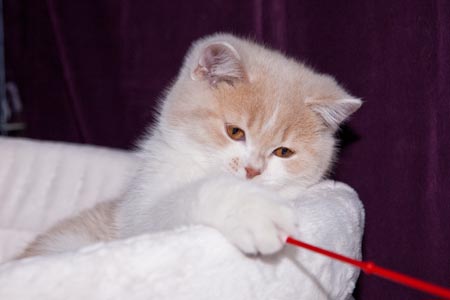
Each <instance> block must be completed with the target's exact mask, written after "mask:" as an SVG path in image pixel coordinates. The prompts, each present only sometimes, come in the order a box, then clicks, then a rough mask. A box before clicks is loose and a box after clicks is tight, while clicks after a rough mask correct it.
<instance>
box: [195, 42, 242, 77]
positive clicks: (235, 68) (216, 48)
mask: <svg viewBox="0 0 450 300" xmlns="http://www.w3.org/2000/svg"><path fill="white" fill-rule="evenodd" d="M193 75H194V76H193V77H194V78H196V79H200V80H205V79H207V80H208V81H209V83H210V84H211V85H213V86H215V85H216V84H217V83H219V82H221V81H225V82H228V83H231V84H233V83H234V82H236V81H239V80H243V79H244V78H245V71H244V68H243V65H242V63H241V60H240V58H239V54H238V53H237V51H236V50H235V49H234V48H233V47H232V46H231V45H228V44H227V43H214V44H211V45H209V46H207V47H206V48H205V49H203V51H202V53H201V56H200V59H199V62H198V66H197V67H196V69H195V70H194V71H193Z"/></svg>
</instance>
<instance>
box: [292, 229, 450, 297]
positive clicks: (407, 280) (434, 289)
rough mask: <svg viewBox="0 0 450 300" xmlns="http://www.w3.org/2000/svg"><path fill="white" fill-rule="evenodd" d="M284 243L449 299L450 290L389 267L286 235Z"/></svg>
mask: <svg viewBox="0 0 450 300" xmlns="http://www.w3.org/2000/svg"><path fill="white" fill-rule="evenodd" d="M286 243H288V244H292V245H295V246H298V247H302V248H306V249H308V250H311V251H314V252H317V253H320V254H323V255H325V256H328V257H331V258H334V259H337V260H339V261H342V262H345V263H348V264H351V265H353V266H355V267H358V268H360V269H361V270H363V271H364V272H365V273H366V274H369V275H370V274H374V275H377V276H379V277H383V278H385V279H388V280H390V281H394V282H397V283H400V284H403V285H406V286H409V287H411V288H414V289H416V290H420V291H423V292H426V293H428V294H431V295H435V296H438V297H443V298H444V299H450V290H449V289H447V288H444V287H441V286H438V285H435V284H432V283H429V282H426V281H423V280H420V279H417V278H414V277H410V276H407V275H404V274H401V273H398V272H394V271H391V270H389V269H385V268H382V267H379V266H377V265H375V264H374V263H373V262H365V261H360V260H356V259H353V258H350V257H346V256H343V255H340V254H337V253H334V252H331V251H328V250H325V249H322V248H319V247H316V246H313V245H310V244H307V243H304V242H301V241H298V240H296V239H293V238H291V237H289V236H288V237H287V239H286Z"/></svg>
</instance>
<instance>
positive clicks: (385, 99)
mask: <svg viewBox="0 0 450 300" xmlns="http://www.w3.org/2000/svg"><path fill="white" fill-rule="evenodd" d="M4 17H5V31H6V32H5V35H6V64H7V78H8V80H12V81H14V82H16V84H17V85H18V87H19V89H20V93H21V96H22V100H23V103H24V108H25V114H24V120H25V121H26V123H27V130H26V132H25V133H24V134H25V136H27V137H31V138H37V139H47V140H58V141H70V142H77V143H88V144H96V145H103V146H110V147H117V148H125V149H130V148H131V147H132V145H133V141H134V140H135V139H136V137H138V136H139V135H140V134H141V133H142V132H143V128H144V127H145V125H146V124H148V123H149V122H150V121H151V120H152V115H153V109H154V104H155V101H156V99H157V98H158V97H159V96H160V95H161V93H162V91H163V90H164V88H165V87H167V86H168V84H170V82H171V80H173V79H174V77H175V76H176V74H177V72H178V69H179V67H180V64H181V62H182V59H183V56H184V54H185V52H186V50H187V49H188V47H189V45H190V43H191V42H192V41H193V40H195V39H197V38H199V37H201V36H204V35H205V34H210V33H214V32H217V31H225V32H232V33H237V34H239V35H243V36H249V37H252V38H255V39H256V40H258V41H263V42H265V43H267V44H268V45H270V46H272V47H275V48H277V49H280V50H282V51H284V52H286V53H287V54H289V55H291V56H294V57H297V58H299V59H301V60H303V61H305V62H307V63H308V64H309V65H311V66H313V67H315V68H316V69H317V70H319V71H322V72H326V73H330V74H333V75H334V76H336V77H337V79H338V81H339V82H340V83H341V84H343V85H344V86H345V87H346V88H347V89H348V90H349V91H350V92H351V93H353V94H354V95H355V96H358V97H361V98H362V99H363V100H364V101H365V104H364V106H363V108H362V109H361V110H360V111H359V112H358V113H357V114H355V116H354V117H353V118H352V120H351V121H350V122H349V123H348V126H346V127H345V128H344V130H343V131H342V132H341V134H340V135H341V136H342V137H343V139H344V142H343V147H342V148H343V149H342V151H341V156H340V160H339V163H338V164H337V166H336V169H335V174H334V176H335V177H336V178H337V179H339V180H342V181H344V182H347V183H349V184H350V185H352V186H353V187H354V188H355V189H356V190H357V191H358V193H359V194H360V197H361V199H362V201H363V203H364V205H365V208H366V231H365V237H364V257H365V259H366V260H373V261H375V262H377V263H379V264H380V265H382V266H385V267H390V268H393V269H396V270H398V271H401V272H405V273H407V274H410V275H413V276H418V277H420V278H422V279H425V280H429V281H432V282H435V283H438V284H441V285H446V286H450V225H449V221H450V164H449V159H450V133H449V130H450V126H449V125H450V117H449V114H450V1H446V0H427V1H423V0H411V1H376V0H370V1H357V0H352V1H324V0H316V1H284V0H279V1H276V0H271V1H270V0H253V1H239V0H229V1H217V0H208V1H207V0H205V1H195V2H194V1H179V2H177V3H176V2H175V1H165V0H159V1H148V0H140V1H138V0H134V1H126V0H122V1H113V0H77V1H63V0H61V1H56V0H55V1H54V0H46V1H44V0H41V1H38V0H36V1H31V0H5V1H4ZM299 284H301V283H299ZM356 296H357V299H365V300H370V299H377V300H379V299H423V298H425V297H426V296H425V295H424V294H422V293H419V292H415V291H412V290H410V289H407V288H404V287H402V286H399V285H396V284H393V283H390V282H387V281H384V280H382V279H378V278H375V277H367V276H366V275H362V276H361V278H360V280H359V284H358V287H357V290H356Z"/></svg>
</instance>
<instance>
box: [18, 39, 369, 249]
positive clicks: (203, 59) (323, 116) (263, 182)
mask: <svg viewBox="0 0 450 300" xmlns="http://www.w3.org/2000/svg"><path fill="white" fill-rule="evenodd" d="M360 105H361V101H360V100H358V99H355V98H354V97H352V96H351V95H349V94H348V93H347V92H346V91H345V90H344V89H343V88H342V87H340V86H339V85H338V84H337V83H336V82H335V80H334V79H333V78H332V77H330V76H328V75H323V74H318V73H316V72H314V71H313V70H311V69H310V68H308V67H306V66H305V65H303V64H302V63H300V62H298V61H296V60H294V59H292V58H287V57H285V56H283V55H282V54H280V53H279V52H276V51H272V50H269V49H267V48H265V47H263V46H260V45H257V44H255V43H253V42H251V41H248V40H244V39H240V38H237V37H235V36H232V35H229V34H216V35H213V36H209V37H206V38H203V39H201V40H199V41H197V42H195V43H194V44H193V45H192V47H191V49H190V50H189V52H188V54H187V56H186V58H185V60H184V64H183V67H182V68H181V71H180V73H179V75H178V78H177V80H176V81H175V83H174V84H173V86H172V87H171V88H170V90H169V91H168V92H167V94H166V96H165V99H164V101H163V102H162V105H161V109H160V111H159V119H158V122H157V125H156V126H155V127H153V128H152V130H151V132H150V133H148V134H147V135H146V136H145V137H144V138H143V139H142V141H141V143H140V148H139V154H140V157H141V158H142V167H141V168H140V170H139V171H138V173H137V174H136V176H135V178H134V180H133V181H132V184H131V185H130V187H129V190H128V193H127V194H126V196H125V197H124V199H122V200H120V201H116V202H111V203H106V204H105V203H104V204H100V205H99V206H97V207H96V208H94V209H93V210H91V211H88V212H84V213H82V214H81V215H80V216H78V217H75V218H74V219H70V220H67V221H63V222H62V223H60V224H58V225H56V227H54V228H53V229H51V230H50V231H49V232H48V233H46V234H44V235H41V236H40V237H38V238H37V239H36V240H35V241H34V242H33V243H32V244H31V245H30V246H29V247H28V248H27V250H26V251H25V252H24V253H23V254H22V255H21V257H25V256H30V255H36V254H43V253H51V252H60V251H65V250H71V249H76V248H79V247H81V246H83V245H86V244H89V243H92V242H95V241H100V240H111V239H116V238H127V237H130V236H134V235H138V234H141V233H145V232H154V231H161V230H168V229H172V228H175V227H178V226H182V225H189V224H204V225H208V226H212V227H214V228H216V229H217V230H219V231H220V232H221V233H222V234H223V235H225V236H226V237H227V238H228V239H229V241H230V242H231V243H233V244H234V245H236V246H237V247H238V248H239V249H241V250H242V251H243V252H245V253H249V254H255V253H261V254H271V253H274V252H277V251H278V250H280V249H281V248H282V246H283V244H284V237H285V236H286V235H287V234H294V233H295V231H296V224H295V216H294V212H293V209H292V206H291V205H292V202H293V201H295V200H296V199H299V198H300V197H301V193H302V189H304V188H305V187H308V186H310V185H313V184H315V183H317V182H319V181H320V180H321V179H322V178H323V177H324V176H325V175H326V173H327V171H328V170H329V168H330V165H331V163H332V161H333V158H334V154H335V143H336V141H335V138H334V133H335V131H336V129H337V128H338V126H339V124H340V123H341V122H342V121H344V120H345V119H346V118H347V117H348V116H349V115H350V114H352V113H353V112H355V111H356V110H357V109H358V108H359V107H360Z"/></svg>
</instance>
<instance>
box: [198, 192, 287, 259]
mask: <svg viewBox="0 0 450 300" xmlns="http://www.w3.org/2000/svg"><path fill="white" fill-rule="evenodd" d="M246 187H247V188H248V186H243V187H242V188H241V189H235V190H234V191H233V192H231V193H230V192H229V191H227V192H224V193H221V194H217V195H215V196H216V197H221V198H222V197H223V198H222V199H209V200H208V202H209V203H211V204H213V203H215V204H216V205H217V206H216V207H214V206H209V205H208V206H209V208H208V209H207V210H208V212H207V213H208V218H206V219H208V221H207V222H205V223H206V224H207V225H210V226H213V227H215V228H216V229H218V230H219V231H220V232H222V234H224V235H225V237H227V238H228V239H229V240H230V242H231V243H233V244H234V245H236V246H237V247H238V248H239V249H240V250H242V251H243V252H244V253H247V254H257V253H260V254H272V253H275V252H277V251H279V250H281V248H282V247H283V246H284V244H285V239H286V237H287V236H288V235H294V234H295V232H296V217H295V213H294V210H293V208H291V207H290V206H288V205H287V204H282V203H280V201H279V200H280V199H276V197H278V196H277V195H275V194H274V193H271V192H267V191H265V190H261V189H255V188H253V187H251V188H249V189H245V190H244V188H246ZM210 196H213V195H210ZM215 200H219V201H215Z"/></svg>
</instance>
